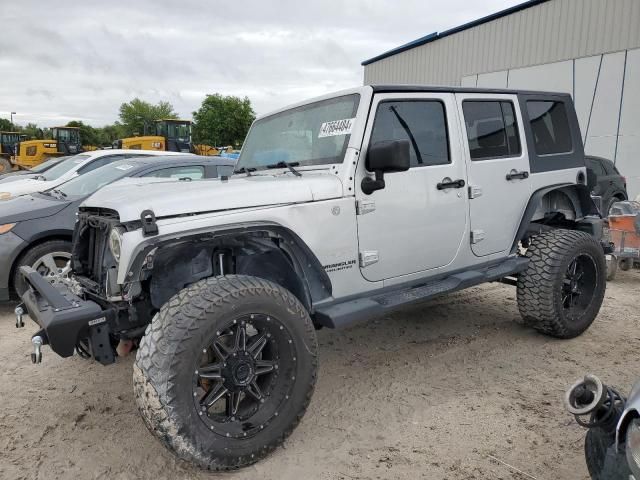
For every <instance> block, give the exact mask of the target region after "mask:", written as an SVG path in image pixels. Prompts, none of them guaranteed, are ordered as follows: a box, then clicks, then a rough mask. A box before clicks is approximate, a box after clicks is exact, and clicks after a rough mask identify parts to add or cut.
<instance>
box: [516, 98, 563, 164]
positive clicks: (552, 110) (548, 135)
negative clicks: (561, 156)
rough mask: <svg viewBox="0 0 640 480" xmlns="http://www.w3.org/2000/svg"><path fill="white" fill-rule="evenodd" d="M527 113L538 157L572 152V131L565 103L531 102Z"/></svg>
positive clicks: (528, 103) (528, 104)
mask: <svg viewBox="0 0 640 480" xmlns="http://www.w3.org/2000/svg"><path fill="white" fill-rule="evenodd" d="M527 112H528V113H529V121H530V122H531V131H532V133H533V144H534V148H535V150H536V153H537V154H538V155H554V154H558V153H568V152H570V151H571V150H572V144H571V129H570V128H569V120H568V118H567V111H566V109H565V106H564V103H562V102H554V101H550V100H549V101H548V100H544V101H543V100H529V101H528V102H527Z"/></svg>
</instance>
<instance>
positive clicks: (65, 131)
mask: <svg viewBox="0 0 640 480" xmlns="http://www.w3.org/2000/svg"><path fill="white" fill-rule="evenodd" d="M51 133H52V134H53V138H55V139H56V140H59V141H61V142H65V143H78V138H79V135H80V131H79V130H76V129H75V128H52V129H51Z"/></svg>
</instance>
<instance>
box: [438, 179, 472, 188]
mask: <svg viewBox="0 0 640 480" xmlns="http://www.w3.org/2000/svg"><path fill="white" fill-rule="evenodd" d="M465 185H466V183H465V181H464V180H462V179H459V180H451V179H450V178H449V177H445V178H443V179H442V182H440V183H438V184H437V185H436V187H437V188H438V190H446V189H448V188H463V187H464V186H465Z"/></svg>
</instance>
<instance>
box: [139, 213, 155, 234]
mask: <svg viewBox="0 0 640 480" xmlns="http://www.w3.org/2000/svg"><path fill="white" fill-rule="evenodd" d="M140 220H141V221H142V236H143V237H149V236H152V235H158V225H156V214H155V213H153V210H145V211H143V212H142V213H141V214H140Z"/></svg>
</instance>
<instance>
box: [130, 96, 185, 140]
mask: <svg viewBox="0 0 640 480" xmlns="http://www.w3.org/2000/svg"><path fill="white" fill-rule="evenodd" d="M163 118H178V115H177V114H176V112H174V110H173V105H171V104H170V103H169V102H158V103H157V104H156V105H153V104H151V103H149V102H145V101H144V100H140V99H139V98H134V99H133V100H131V101H130V102H128V103H123V104H122V105H120V121H121V122H122V127H123V133H124V136H125V137H130V136H133V135H144V134H145V133H147V134H153V133H155V132H154V130H153V124H154V122H155V120H160V119H163ZM145 127H146V130H147V131H146V132H145Z"/></svg>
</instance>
